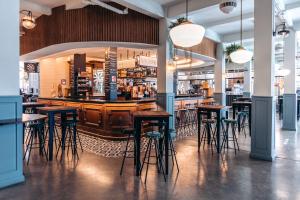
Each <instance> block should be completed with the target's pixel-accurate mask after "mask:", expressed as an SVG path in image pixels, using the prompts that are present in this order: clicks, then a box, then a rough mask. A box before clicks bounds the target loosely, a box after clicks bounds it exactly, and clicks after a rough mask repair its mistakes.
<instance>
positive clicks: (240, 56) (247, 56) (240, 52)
mask: <svg viewBox="0 0 300 200" xmlns="http://www.w3.org/2000/svg"><path fill="white" fill-rule="evenodd" d="M240 31H241V33H240V36H241V47H240V48H239V49H237V50H236V51H234V52H232V53H231V54H230V55H229V56H230V59H231V61H232V62H234V63H237V64H244V63H246V62H249V61H250V60H251V59H252V57H253V52H251V51H248V50H247V49H245V48H244V47H243V0H241V30H240Z"/></svg>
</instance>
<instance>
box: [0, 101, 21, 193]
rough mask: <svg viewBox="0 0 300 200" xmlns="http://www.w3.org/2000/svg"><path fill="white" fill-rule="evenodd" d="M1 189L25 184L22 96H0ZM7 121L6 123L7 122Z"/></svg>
mask: <svg viewBox="0 0 300 200" xmlns="http://www.w3.org/2000/svg"><path fill="white" fill-rule="evenodd" d="M0 110H1V115H0V121H2V122H3V124H2V125H1V126H0V163H1V164H0V188H3V187H7V186H10V185H13V184H17V183H20V182H23V181H24V180H25V179H24V176H23V150H22V143H23V125H22V123H15V122H13V123H7V120H13V121H17V120H20V119H22V98H21V96H0ZM5 121H6V122H5Z"/></svg>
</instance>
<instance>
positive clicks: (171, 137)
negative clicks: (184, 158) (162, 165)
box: [168, 129, 179, 172]
mask: <svg viewBox="0 0 300 200" xmlns="http://www.w3.org/2000/svg"><path fill="white" fill-rule="evenodd" d="M175 139H176V130H174V129H170V130H169V153H170V154H169V155H168V156H171V158H172V164H173V166H174V164H176V168H177V171H178V172H179V166H178V161H177V157H176V150H175V147H174V143H173V141H174V140H175Z"/></svg>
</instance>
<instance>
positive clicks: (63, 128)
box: [60, 113, 67, 152]
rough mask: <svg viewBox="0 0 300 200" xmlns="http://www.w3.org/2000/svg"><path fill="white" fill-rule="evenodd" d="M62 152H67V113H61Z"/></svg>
mask: <svg viewBox="0 0 300 200" xmlns="http://www.w3.org/2000/svg"><path fill="white" fill-rule="evenodd" d="M60 115H61V124H60V125H61V150H62V152H64V151H65V144H66V120H67V115H66V113H61V114H60Z"/></svg>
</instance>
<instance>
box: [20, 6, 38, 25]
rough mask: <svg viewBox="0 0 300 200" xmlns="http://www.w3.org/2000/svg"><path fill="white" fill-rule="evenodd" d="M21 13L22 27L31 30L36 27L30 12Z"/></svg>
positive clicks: (23, 11)
mask: <svg viewBox="0 0 300 200" xmlns="http://www.w3.org/2000/svg"><path fill="white" fill-rule="evenodd" d="M21 13H22V14H24V17H22V26H23V27H24V28H26V29H33V28H34V27H35V26H36V23H35V19H34V18H33V16H32V12H31V11H28V10H22V11H21Z"/></svg>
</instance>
